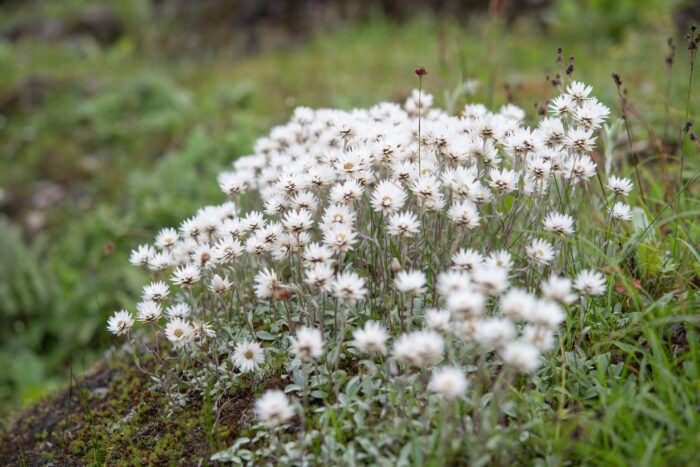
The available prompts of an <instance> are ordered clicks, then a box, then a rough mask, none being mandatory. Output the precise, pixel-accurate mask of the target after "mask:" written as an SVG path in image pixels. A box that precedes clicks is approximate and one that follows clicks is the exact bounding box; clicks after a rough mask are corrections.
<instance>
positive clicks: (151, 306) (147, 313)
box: [136, 302, 163, 323]
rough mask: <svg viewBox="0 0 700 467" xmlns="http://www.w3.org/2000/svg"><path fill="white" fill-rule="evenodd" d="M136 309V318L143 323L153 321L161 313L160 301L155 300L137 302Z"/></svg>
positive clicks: (156, 319)
mask: <svg viewBox="0 0 700 467" xmlns="http://www.w3.org/2000/svg"><path fill="white" fill-rule="evenodd" d="M136 310H137V311H138V315H137V318H138V320H139V321H141V322H144V323H155V322H156V321H158V320H159V319H160V317H161V316H162V315H163V309H162V308H161V307H160V303H156V302H140V303H137V304H136Z"/></svg>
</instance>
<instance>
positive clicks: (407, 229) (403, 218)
mask: <svg viewBox="0 0 700 467" xmlns="http://www.w3.org/2000/svg"><path fill="white" fill-rule="evenodd" d="M419 231H420V222H418V218H417V217H416V215H415V214H413V213H412V212H401V213H396V214H392V215H391V216H390V217H389V219H388V222H387V224H386V232H387V233H388V234H389V235H392V236H394V237H412V236H413V235H415V234H417V233H418V232H419Z"/></svg>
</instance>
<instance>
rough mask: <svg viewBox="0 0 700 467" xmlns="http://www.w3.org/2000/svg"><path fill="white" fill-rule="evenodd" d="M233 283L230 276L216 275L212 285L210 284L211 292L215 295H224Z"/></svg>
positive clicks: (212, 279)
mask: <svg viewBox="0 0 700 467" xmlns="http://www.w3.org/2000/svg"><path fill="white" fill-rule="evenodd" d="M231 285H233V284H231V282H230V281H229V280H228V276H224V277H221V276H220V275H218V274H214V277H212V278H211V283H210V284H209V290H211V291H212V292H213V293H215V294H222V293H224V292H226V291H227V290H228V289H230V288H231Z"/></svg>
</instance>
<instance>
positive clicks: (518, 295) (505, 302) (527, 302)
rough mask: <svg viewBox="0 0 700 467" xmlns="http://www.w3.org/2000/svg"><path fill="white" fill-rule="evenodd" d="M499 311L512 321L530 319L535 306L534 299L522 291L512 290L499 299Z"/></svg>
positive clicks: (535, 301)
mask: <svg viewBox="0 0 700 467" xmlns="http://www.w3.org/2000/svg"><path fill="white" fill-rule="evenodd" d="M499 303H500V305H501V311H502V312H503V314H504V315H506V316H507V317H508V318H510V319H511V320H513V321H523V320H526V319H529V318H530V315H531V314H532V311H533V309H534V308H535V306H536V304H537V300H536V299H535V297H534V296H533V295H532V294H530V293H529V292H527V291H526V290H524V289H519V288H512V289H510V290H509V291H508V292H507V293H506V294H505V295H503V296H502V297H501V299H500V302H499Z"/></svg>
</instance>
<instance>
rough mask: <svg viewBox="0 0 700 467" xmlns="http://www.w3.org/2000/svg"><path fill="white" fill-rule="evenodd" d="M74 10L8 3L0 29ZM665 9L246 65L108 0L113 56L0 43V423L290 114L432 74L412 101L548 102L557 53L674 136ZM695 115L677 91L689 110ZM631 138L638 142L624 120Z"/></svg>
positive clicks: (620, 9)
mask: <svg viewBox="0 0 700 467" xmlns="http://www.w3.org/2000/svg"><path fill="white" fill-rule="evenodd" d="M92 3H93V2H89V1H88V0H66V1H61V2H38V3H34V2H32V3H31V4H26V5H24V4H22V5H20V6H18V7H15V8H12V9H10V8H7V9H6V10H3V11H2V13H3V14H0V30H4V29H7V28H9V27H11V26H13V25H16V24H19V23H21V22H22V21H27V20H30V19H32V18H36V17H41V18H61V17H69V16H71V15H74V14H75V13H76V12H77V11H80V10H81V9H83V8H85V7H87V6H88V5H89V4H92ZM680 3H682V2H680ZM677 4H679V2H671V3H669V2H665V1H662V0H644V1H640V2H633V1H632V0H623V1H604V0H588V1H585V2H583V1H582V2H577V1H566V0H558V1H555V2H554V7H553V8H550V9H548V10H545V12H544V13H543V15H544V16H543V17H541V18H529V17H518V18H516V19H515V20H514V21H513V22H512V23H508V24H505V23H503V22H502V21H501V20H500V19H499V18H496V17H490V18H489V17H485V16H484V15H477V16H475V17H474V18H471V19H468V20H464V21H461V20H457V19H455V18H429V17H419V18H414V19H412V20H409V21H407V22H405V23H396V22H395V21H393V20H391V19H387V18H382V17H375V18H373V19H371V20H370V21H368V22H367V23H365V24H361V25H355V26H352V25H347V26H344V27H341V28H337V29H336V30H334V31H332V32H326V33H323V34H320V35H319V36H318V37H316V38H314V39H313V40H311V41H310V42H309V43H308V44H306V45H304V46H302V47H298V48H295V49H292V50H290V49H271V50H267V51H265V52H264V53H262V54H259V55H256V56H244V55H242V54H241V53H240V50H238V49H233V50H231V49H229V48H227V47H225V46H222V47H220V48H219V49H217V50H209V49H207V50H201V51H198V52H197V53H192V52H191V51H190V52H188V53H183V54H177V53H172V52H168V53H165V52H163V50H162V49H161V46H162V44H164V43H168V40H169V39H168V36H169V35H172V34H175V33H177V25H176V24H173V23H172V22H171V21H170V19H169V18H161V17H155V16H154V13H153V10H152V8H151V3H150V2H148V1H146V0H130V1H116V0H111V1H107V2H103V3H102V5H103V6H104V5H106V6H108V7H109V8H111V9H112V11H114V12H116V14H117V15H118V17H119V18H120V21H122V23H123V24H124V25H125V30H124V33H123V34H122V35H121V36H120V37H119V38H118V39H117V40H116V41H115V42H114V43H112V44H111V45H105V44H100V43H99V42H98V41H96V40H95V39H94V38H91V37H89V36H81V37H80V38H68V39H61V40H56V41H42V40H35V39H31V38H30V39H26V40H24V39H22V40H19V41H16V42H10V41H2V40H0V154H2V157H0V187H2V191H1V192H0V193H1V194H0V197H1V198H0V202H1V203H2V204H1V206H2V212H3V213H4V214H3V217H2V218H1V219H0V236H1V238H2V239H3V241H2V242H0V342H1V343H2V346H1V347H0V411H3V412H5V409H6V408H9V407H10V404H11V403H13V402H16V401H21V402H26V401H32V400H35V399H36V398H38V397H41V396H42V395H44V394H46V393H47V391H50V390H51V389H52V388H53V387H54V386H56V385H59V384H63V383H65V382H67V380H68V375H69V370H68V368H69V366H70V365H71V364H72V365H73V369H74V372H76V373H79V372H80V371H81V370H82V369H83V368H85V367H86V366H88V365H90V364H91V363H92V362H93V361H94V360H95V359H96V358H99V356H100V352H102V351H103V350H104V349H105V348H107V347H108V346H109V344H110V343H111V342H114V341H113V340H112V338H111V337H110V336H108V335H107V332H106V329H105V326H104V322H105V319H106V316H107V315H108V314H110V313H111V312H112V311H113V310H115V309H119V308H122V307H127V308H131V309H133V307H134V304H135V302H136V301H137V300H138V298H139V296H140V287H141V286H142V285H143V283H144V281H145V277H144V275H143V273H142V272H140V271H138V270H136V269H135V268H132V267H130V266H129V265H128V255H129V251H130V249H131V248H133V247H135V246H136V245H137V244H139V243H143V242H146V241H150V240H151V239H152V237H153V235H154V234H155V233H156V231H157V230H158V229H160V228H161V227H162V226H166V225H177V224H178V223H179V222H180V221H181V220H182V219H183V218H184V217H187V216H189V215H190V214H191V213H193V212H194V211H195V210H196V209H197V208H198V207H200V206H202V205H204V204H205V203H214V202H220V201H221V200H222V199H223V197H222V195H221V194H220V193H219V189H218V187H217V185H216V181H215V180H216V174H217V173H218V172H219V171H221V170H222V169H223V168H225V167H226V166H227V165H228V164H230V163H231V161H233V160H234V159H235V158H236V157H238V156H240V155H243V154H246V153H249V152H250V151H251V150H252V145H253V142H254V141H255V139H256V138H257V137H258V136H260V135H262V134H265V133H267V131H268V130H269V128H270V127H271V126H272V125H274V124H277V123H281V122H283V121H286V120H287V119H288V117H289V114H290V112H291V109H292V108H293V107H294V106H296V105H309V106H313V107H321V106H324V107H340V108H351V107H355V106H357V107H362V106H368V105H372V104H374V103H376V102H378V101H381V100H392V101H402V100H403V99H405V97H406V96H407V95H408V94H409V93H410V91H411V89H412V88H413V87H414V86H416V82H415V77H414V76H413V74H412V70H413V68H414V67H415V65H417V64H420V65H423V66H425V67H427V68H428V70H430V72H431V73H430V75H428V78H427V79H426V81H425V86H426V87H427V89H428V90H429V91H431V92H434V93H435V94H436V99H437V100H438V101H440V99H441V98H443V96H444V99H447V100H449V101H450V102H449V104H450V106H451V107H452V108H455V109H458V108H459V107H460V106H461V105H463V104H464V103H465V101H466V98H467V95H468V94H471V93H466V92H464V91H463V90H462V91H459V92H446V90H450V89H456V90H460V89H465V86H463V82H464V80H465V79H468V78H470V79H476V80H478V81H479V82H480V83H481V86H479V87H478V91H477V92H476V94H474V95H473V96H470V97H469V99H474V100H476V101H480V102H484V103H486V104H487V105H500V104H502V103H505V102H506V101H507V100H508V96H509V95H512V98H513V100H514V103H516V104H518V105H520V106H522V107H523V108H524V109H526V110H527V111H528V112H530V113H533V112H534V108H533V103H534V102H540V103H543V102H544V100H545V99H546V98H547V97H549V96H551V95H552V94H553V91H552V89H551V85H550V84H548V82H547V81H546V80H545V75H546V74H547V73H549V74H551V75H552V76H554V74H556V73H557V72H558V71H560V69H558V66H557V64H556V62H555V58H556V47H557V46H559V45H564V46H565V47H564V54H565V56H568V55H575V56H576V71H575V77H576V78H577V79H581V80H584V81H588V82H590V83H591V84H593V85H594V86H596V92H597V94H598V95H599V96H600V97H601V98H602V100H603V101H604V102H605V103H606V104H608V105H610V106H611V107H612V108H613V109H614V111H615V112H616V113H619V110H618V109H619V105H618V104H617V95H616V92H617V91H616V89H615V87H614V85H613V83H612V80H611V79H610V73H611V72H612V71H617V72H619V73H620V74H621V75H622V76H623V80H624V82H625V86H626V87H627V88H628V89H629V98H630V100H631V101H632V102H634V105H635V106H636V108H637V109H638V111H639V113H640V114H641V115H643V116H644V117H645V118H646V119H647V120H648V123H649V125H650V126H651V127H653V128H657V129H659V128H661V129H662V130H663V131H662V130H659V131H657V133H658V134H659V135H661V136H663V137H666V138H667V139H668V140H675V138H676V137H677V134H678V132H679V130H680V128H677V127H675V126H671V127H670V128H669V123H668V122H669V120H670V121H672V122H678V121H679V116H682V115H683V113H684V109H685V93H686V92H687V84H688V82H687V76H688V71H687V70H688V61H687V58H686V55H687V54H685V55H683V54H681V50H682V49H684V47H681V46H679V47H678V56H677V58H676V64H675V65H674V66H675V68H674V69H673V74H672V79H671V81H670V86H669V92H668V101H666V96H667V95H666V92H665V89H666V77H667V69H666V66H665V63H664V58H665V55H666V54H667V49H666V45H665V41H666V38H667V37H668V36H674V37H675V38H676V42H677V43H679V44H680V42H681V41H682V40H683V39H682V36H683V34H684V32H681V31H674V30H673V23H672V19H671V10H670V9H668V8H667V6H668V5H671V6H673V5H677ZM37 5H38V6H37ZM543 18H544V20H545V21H544V23H545V24H546V25H547V29H542V28H541V25H542V19H543ZM628 25H631V27H627V26H628ZM589 31H593V32H589ZM591 37H593V38H594V39H595V40H589V39H590V38H591ZM582 38H585V40H582ZM683 52H684V53H685V51H684V50H683ZM505 85H508V87H509V88H508V89H505ZM470 87H473V86H472V85H470ZM666 102H668V106H666V105H665V104H666ZM699 104H700V100H699V99H698V98H697V97H692V99H691V103H690V105H691V115H697V114H698V109H699V107H700V105H699ZM667 108H668V110H667ZM632 131H633V133H634V134H635V135H634V136H635V138H636V139H638V140H644V139H646V138H647V135H646V130H645V128H644V125H642V124H640V123H639V122H637V123H635V125H634V126H633V128H632ZM688 149H690V148H688ZM606 150H607V149H606ZM659 197H660V199H663V198H662V195H661V194H660V195H659ZM657 247H659V246H658V245H657V246H652V244H651V243H650V244H649V246H644V247H643V248H641V249H640V251H639V252H638V255H639V257H640V262H641V263H642V265H643V267H644V268H645V270H648V271H649V272H654V271H658V265H656V264H654V263H652V262H651V260H649V259H648V255H647V251H646V250H644V248H657ZM679 248H680V247H679Z"/></svg>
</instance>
